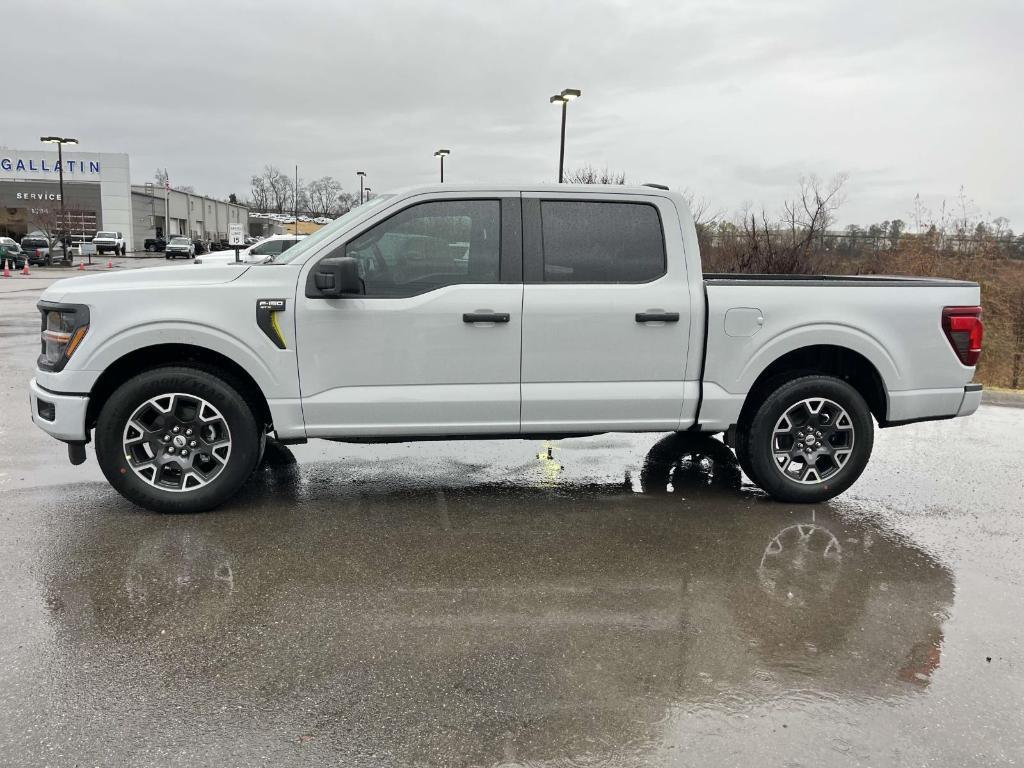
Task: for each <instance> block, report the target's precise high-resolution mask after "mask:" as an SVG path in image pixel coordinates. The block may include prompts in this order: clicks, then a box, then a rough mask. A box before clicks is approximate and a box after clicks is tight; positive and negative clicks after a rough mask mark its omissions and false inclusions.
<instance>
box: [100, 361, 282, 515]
mask: <svg viewBox="0 0 1024 768" xmlns="http://www.w3.org/2000/svg"><path fill="white" fill-rule="evenodd" d="M171 393H180V394H182V395H184V396H185V397H186V398H201V399H202V400H205V401H206V402H207V403H208V404H209V405H210V406H212V407H213V408H214V409H216V411H217V412H218V414H219V416H220V417H221V419H222V421H223V422H224V423H225V424H226V426H227V429H228V431H229V438H230V449H229V453H228V456H227V459H226V460H225V461H224V462H223V463H222V466H221V467H220V468H219V469H218V471H217V474H215V475H213V476H212V479H210V480H208V482H206V484H205V485H201V486H198V487H193V488H188V489H186V490H181V489H180V488H179V489H177V490H173V489H165V488H163V487H159V486H158V485H156V484H154V483H153V482H147V481H146V480H144V479H143V478H142V477H140V476H139V475H138V474H137V473H136V470H134V469H132V468H131V466H130V462H129V460H128V458H127V456H126V455H125V454H126V448H125V443H124V440H123V436H124V434H125V427H126V425H127V423H128V421H129V419H130V418H131V417H132V415H133V414H135V412H136V410H137V409H138V408H140V407H141V406H142V405H143V404H144V403H146V402H147V401H148V400H150V399H151V398H159V397H160V396H162V395H169V394H171ZM161 418H165V417H161ZM188 423H195V424H199V422H198V421H195V420H194V417H193V421H192V422H188ZM165 428H167V429H169V427H167V426H166V425H164V424H163V423H162V422H158V431H163V429H165ZM197 429H198V427H197ZM261 432H262V430H261V429H260V427H259V426H258V424H257V420H256V418H255V417H254V416H253V413H252V411H251V410H250V409H249V407H248V405H246V402H245V400H244V399H243V398H242V396H241V395H240V394H239V393H238V390H237V389H236V388H235V387H233V386H232V385H231V384H230V383H229V381H227V380H225V378H221V377H220V376H217V375H214V374H212V373H209V372H207V371H202V370H198V369H195V368H187V367H183V366H182V367H179V366H168V367H166V368H155V369H153V370H150V371H146V372H145V373H141V374H139V375H138V376H135V377H134V378H132V379H129V380H128V381H127V382H125V383H124V384H122V385H121V386H120V387H118V389H117V390H116V391H115V392H114V393H113V394H112V395H111V396H110V397H109V398H108V399H107V401H106V403H105V404H104V405H103V408H102V409H101V410H100V415H99V419H98V420H97V422H96V430H95V440H96V457H97V459H98V460H99V464H100V468H101V469H102V470H103V474H104V475H105V476H106V478H107V480H108V481H109V482H110V484H111V485H112V486H114V489H115V490H117V492H118V493H120V494H121V495H122V496H124V497H125V498H126V499H128V500H129V501H131V502H133V503H135V504H138V505H139V506H141V507H145V508H146V509H149V510H152V511H154V512H186V513H188V512H205V511H207V510H210V509H213V508H214V507H217V506H219V505H220V504H223V503H224V502H225V501H227V500H228V499H230V498H231V497H232V496H234V495H235V493H237V492H238V489H239V488H241V486H242V484H243V483H244V482H245V481H246V480H247V479H248V478H249V476H250V475H251V474H252V472H253V470H254V469H255V467H256V463H257V461H258V460H259V458H260V454H261V452H262V441H261ZM196 450H199V449H196ZM215 450H216V448H215ZM211 452H213V451H211ZM191 460H192V461H193V462H195V461H196V459H195V458H194V457H193V458H192V459H191ZM186 481H187V478H186Z"/></svg>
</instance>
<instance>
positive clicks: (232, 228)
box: [228, 224, 245, 246]
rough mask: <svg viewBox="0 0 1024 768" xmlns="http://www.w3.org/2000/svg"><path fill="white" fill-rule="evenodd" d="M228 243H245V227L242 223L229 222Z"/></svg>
mask: <svg viewBox="0 0 1024 768" xmlns="http://www.w3.org/2000/svg"><path fill="white" fill-rule="evenodd" d="M228 244H229V245H232V246H234V245H245V227H243V226H242V225H241V224H228Z"/></svg>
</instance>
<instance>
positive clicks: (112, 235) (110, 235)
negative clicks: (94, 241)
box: [96, 232, 117, 240]
mask: <svg viewBox="0 0 1024 768" xmlns="http://www.w3.org/2000/svg"><path fill="white" fill-rule="evenodd" d="M96 237H102V238H105V239H107V240H114V239H116V238H117V235H116V234H115V233H114V232H97V233H96Z"/></svg>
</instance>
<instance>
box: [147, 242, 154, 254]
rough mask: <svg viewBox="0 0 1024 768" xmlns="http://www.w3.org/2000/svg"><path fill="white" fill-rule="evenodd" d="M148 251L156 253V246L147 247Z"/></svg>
mask: <svg viewBox="0 0 1024 768" xmlns="http://www.w3.org/2000/svg"><path fill="white" fill-rule="evenodd" d="M146 250H147V251H149V252H150V253H156V246H155V245H153V244H152V243H150V244H149V245H147V246H146Z"/></svg>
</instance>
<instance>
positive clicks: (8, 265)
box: [4, 259, 11, 277]
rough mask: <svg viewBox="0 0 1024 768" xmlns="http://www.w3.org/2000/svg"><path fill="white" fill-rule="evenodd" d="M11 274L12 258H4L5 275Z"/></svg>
mask: <svg viewBox="0 0 1024 768" xmlns="http://www.w3.org/2000/svg"><path fill="white" fill-rule="evenodd" d="M10 276H11V261H10V259H4V277H10Z"/></svg>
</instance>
